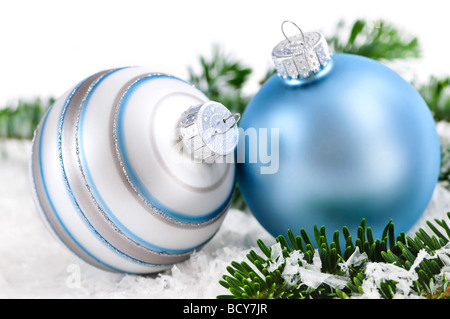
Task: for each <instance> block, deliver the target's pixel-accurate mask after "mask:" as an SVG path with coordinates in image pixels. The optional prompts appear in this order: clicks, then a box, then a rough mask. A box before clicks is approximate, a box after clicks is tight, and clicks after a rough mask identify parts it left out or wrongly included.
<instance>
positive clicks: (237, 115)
mask: <svg viewBox="0 0 450 319" xmlns="http://www.w3.org/2000/svg"><path fill="white" fill-rule="evenodd" d="M231 118H234V123H233V124H232V125H231V126H230V127H229V128H227V129H226V130H225V131H223V132H219V131H217V130H216V132H215V133H214V135H220V134H225V133H227V132H229V131H230V130H231V129H232V128H233V127H235V126H236V125H237V123H238V122H239V120H240V119H241V114H239V113H233V114H231V115H229V116H227V117H226V118H224V119H223V120H222V121H223V122H224V123H226V122H227V121H228V120H229V119H231Z"/></svg>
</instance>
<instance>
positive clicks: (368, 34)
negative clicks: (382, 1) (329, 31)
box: [327, 20, 421, 61]
mask: <svg viewBox="0 0 450 319" xmlns="http://www.w3.org/2000/svg"><path fill="white" fill-rule="evenodd" d="M344 29H345V23H344V22H343V21H340V22H339V23H338V24H337V27H336V32H335V34H334V35H333V36H331V37H329V38H328V39H327V40H328V43H329V45H330V47H331V48H332V49H333V51H334V52H342V53H351V54H357V55H362V56H365V57H369V58H372V59H375V60H384V61H393V60H398V59H408V58H419V57H420V55H421V52H420V46H419V40H418V39H417V37H411V36H408V35H405V34H404V33H403V32H402V31H400V30H399V29H398V28H396V27H395V26H394V25H392V24H390V23H388V22H386V21H383V20H378V21H375V22H374V23H368V22H367V21H365V20H356V21H355V22H354V23H353V26H352V27H351V28H350V34H349V35H347V36H343V35H342V33H343V32H345V30H344Z"/></svg>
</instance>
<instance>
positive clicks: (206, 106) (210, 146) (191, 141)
mask: <svg viewBox="0 0 450 319" xmlns="http://www.w3.org/2000/svg"><path fill="white" fill-rule="evenodd" d="M239 119H240V114H239V113H231V112H230V111H229V110H228V109H227V108H226V107H225V106H224V105H222V104H221V103H218V102H214V101H208V102H206V103H203V104H200V105H197V106H191V107H190V108H189V109H187V110H186V111H185V112H184V113H183V114H182V115H181V119H180V121H179V125H178V129H179V137H180V139H181V141H182V142H183V152H185V153H187V154H188V155H190V156H191V157H193V158H194V160H197V161H199V162H205V163H212V162H214V161H215V160H216V159H217V158H219V157H222V156H226V155H227V154H229V153H231V152H233V151H234V149H235V148H236V146H237V143H238V135H239V133H238V128H237V122H238V121H239Z"/></svg>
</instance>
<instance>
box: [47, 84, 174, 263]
mask: <svg viewBox="0 0 450 319" xmlns="http://www.w3.org/2000/svg"><path fill="white" fill-rule="evenodd" d="M85 81H86V80H84V81H82V82H80V83H79V84H78V85H77V86H76V87H75V88H74V89H73V90H72V92H71V93H70V95H69V96H68V97H67V99H66V101H65V103H64V106H63V109H62V111H61V115H60V118H59V123H58V138H57V144H58V147H59V149H60V148H61V133H62V131H61V129H62V125H63V120H64V116H65V113H66V110H67V107H68V105H69V103H70V101H71V100H72V97H73V95H74V94H75V92H76V91H77V90H78V89H79V87H80V85H81V84H82V83H84V82H85ZM46 120H47V118H46V119H45V120H44V123H43V125H42V131H43V130H44V126H45V122H46ZM41 138H42V133H41ZM41 145H42V144H40V146H39V162H40V166H41V175H42V180H43V184H44V189H45V192H46V194H47V198H48V200H49V202H50V205H51V206H52V208H53V213H54V214H55V216H56V218H57V219H58V221H59V222H60V224H61V226H62V227H63V229H64V230H65V232H66V233H67V235H68V236H69V237H70V238H71V239H72V240H73V242H74V243H76V244H77V245H78V247H79V248H80V249H81V250H82V251H83V252H84V253H86V255H88V256H89V257H91V258H92V259H93V260H96V261H97V262H98V263H99V264H102V265H104V266H105V267H108V268H110V269H113V270H116V271H121V272H128V271H125V270H121V269H118V268H116V267H113V266H111V265H109V264H107V263H105V262H104V261H102V260H100V259H98V258H97V257H95V256H94V255H92V254H91V253H90V252H89V251H88V250H87V249H86V248H85V247H84V246H83V245H81V243H80V242H78V241H77V240H76V239H75V238H74V236H73V235H72V234H71V233H70V232H69V230H68V229H67V228H66V226H65V225H64V223H63V222H62V220H61V218H60V217H59V215H58V212H57V211H56V209H55V207H54V205H53V203H52V201H51V198H50V194H49V193H48V191H47V187H46V184H45V179H44V176H43V173H42V160H41V154H42V151H41ZM59 156H60V159H61V160H62V157H61V154H59ZM61 169H62V172H63V174H64V176H66V173H65V170H64V165H63V166H62V167H61ZM63 182H64V183H65V184H66V191H67V194H68V195H69V196H70V198H71V199H72V204H73V206H74V208H75V209H76V210H77V212H79V214H80V217H82V220H83V222H84V223H85V224H86V225H87V226H88V227H89V229H90V230H91V231H92V232H93V233H94V234H95V235H96V236H97V237H98V238H99V239H100V241H101V242H102V243H103V244H105V245H106V246H107V247H108V248H110V249H111V250H112V251H113V252H116V253H117V254H118V255H119V256H121V257H124V258H125V259H127V260H129V261H131V262H134V263H137V264H140V265H148V266H151V267H160V266H165V265H158V264H152V263H147V262H143V261H140V260H137V259H135V258H133V257H130V256H128V255H127V254H125V253H123V252H121V251H119V250H118V249H117V248H115V247H113V246H112V245H111V244H110V243H109V242H107V241H106V240H105V239H104V238H103V237H102V236H101V235H100V234H99V233H98V232H97V230H96V229H95V228H94V227H93V226H92V224H91V223H90V222H89V221H88V219H87V218H86V216H85V215H84V213H83V211H82V210H81V208H80V207H79V205H78V202H77V200H76V198H75V196H74V195H73V193H72V190H71V188H70V185H69V184H68V181H67V183H66V180H64V179H63ZM69 248H70V247H69ZM74 253H75V254H76V252H74ZM80 257H81V256H80Z"/></svg>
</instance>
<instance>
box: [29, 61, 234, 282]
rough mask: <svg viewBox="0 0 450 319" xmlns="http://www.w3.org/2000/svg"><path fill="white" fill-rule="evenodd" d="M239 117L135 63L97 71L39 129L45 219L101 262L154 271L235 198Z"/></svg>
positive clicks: (208, 234)
mask: <svg viewBox="0 0 450 319" xmlns="http://www.w3.org/2000/svg"><path fill="white" fill-rule="evenodd" d="M237 120H238V119H236V117H235V114H231V113H230V111H229V110H228V109H227V108H226V107H224V106H223V105H222V104H220V103H217V102H213V101H209V100H208V98H207V97H206V96H205V95H204V94H203V93H202V92H200V91H199V90H198V89H196V88H194V87H193V86H192V85H191V84H189V83H186V82H185V81H182V80H180V79H178V78H176V77H174V76H170V75H166V74H160V73H154V72H151V71H149V70H147V69H145V68H142V67H128V68H119V69H112V70H106V71H102V72H99V73H97V74H94V75H92V76H90V77H88V78H87V79H85V80H83V81H81V82H80V83H79V84H77V85H75V86H74V87H73V88H71V89H70V90H68V91H67V92H66V93H65V94H64V95H63V96H62V97H61V98H59V99H58V100H57V101H56V102H55V103H54V104H53V105H52V107H51V108H50V109H49V110H48V112H47V113H46V115H45V116H44V117H43V119H42V120H41V122H40V125H39V127H38V128H37V130H36V132H35V136H34V140H33V149H32V150H33V152H32V162H31V177H32V181H33V189H34V192H33V193H34V195H35V201H36V204H37V207H38V208H39V211H40V213H41V215H42V218H43V220H44V221H45V223H46V225H47V226H49V228H50V229H51V231H52V233H54V234H55V235H56V236H57V237H58V238H59V239H61V240H62V242H63V243H64V244H65V245H66V246H67V247H68V248H69V249H70V250H72V251H73V252H74V253H75V254H77V255H78V256H79V257H81V258H82V259H84V260H85V261H87V262H89V263H91V264H93V265H95V266H97V267H100V268H102V269H106V270H111V271H121V272H128V273H152V272H158V271H161V270H164V269H167V268H169V267H171V265H173V264H175V263H178V262H181V261H183V260H185V259H187V258H188V257H189V255H190V254H191V253H192V252H193V251H194V250H196V249H199V248H201V247H202V246H203V245H204V244H205V243H206V242H208V241H209V240H210V239H211V238H212V237H213V236H214V234H215V233H216V232H217V230H218V228H219V227H220V224H221V223H222V221H223V219H224V217H225V213H226V211H227V208H228V207H229V204H230V199H231V196H232V191H233V189H234V183H235V166H234V160H230V159H229V157H230V156H231V157H232V159H233V158H234V152H233V151H234V148H235V146H236V144H237V132H238V131H237V126H236V123H237ZM229 154H230V155H229Z"/></svg>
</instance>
